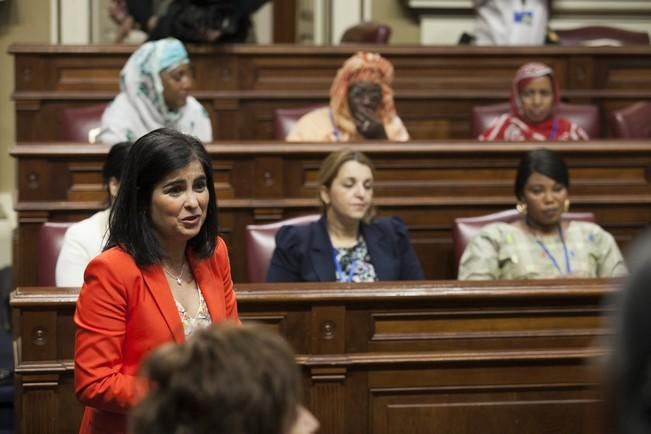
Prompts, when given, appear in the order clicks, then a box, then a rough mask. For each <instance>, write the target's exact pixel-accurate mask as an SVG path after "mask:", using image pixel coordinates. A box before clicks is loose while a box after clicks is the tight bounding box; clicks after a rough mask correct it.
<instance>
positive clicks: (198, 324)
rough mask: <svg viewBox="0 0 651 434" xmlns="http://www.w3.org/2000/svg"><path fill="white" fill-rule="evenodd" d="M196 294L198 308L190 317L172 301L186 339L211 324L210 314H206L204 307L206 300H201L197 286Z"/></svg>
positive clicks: (179, 304) (206, 310)
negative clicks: (197, 295)
mask: <svg viewBox="0 0 651 434" xmlns="http://www.w3.org/2000/svg"><path fill="white" fill-rule="evenodd" d="M197 292H198V293H199V308H198V309H197V312H196V313H195V314H194V315H190V314H189V313H188V312H187V311H186V310H185V308H184V307H183V306H182V305H181V303H179V302H178V300H176V299H174V302H175V303H176V309H178V311H179V315H180V316H181V323H182V324H183V334H184V335H185V337H186V339H187V338H188V337H189V336H190V335H191V334H192V333H194V332H195V331H197V330H200V329H202V328H205V327H208V326H209V325H210V324H212V318H211V317H210V312H208V306H207V305H206V300H204V299H203V295H202V294H201V290H200V289H199V287H198V286H197Z"/></svg>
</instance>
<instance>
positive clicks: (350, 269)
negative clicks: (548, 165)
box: [332, 247, 357, 282]
mask: <svg viewBox="0 0 651 434" xmlns="http://www.w3.org/2000/svg"><path fill="white" fill-rule="evenodd" d="M351 256H352V252H351ZM332 258H333V259H334V261H335V276H337V278H338V277H339V276H343V274H344V271H343V270H342V268H341V262H340V261H339V258H337V249H335V248H334V247H333V248H332ZM356 268H357V259H354V260H353V262H351V263H350V267H348V277H347V278H346V280H337V281H338V282H352V281H353V273H354V272H355V269H356Z"/></svg>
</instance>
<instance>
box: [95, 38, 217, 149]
mask: <svg viewBox="0 0 651 434" xmlns="http://www.w3.org/2000/svg"><path fill="white" fill-rule="evenodd" d="M193 83H194V79H193V74H192V69H191V66H190V59H189V58H188V53H187V51H186V50H185V47H184V46H183V44H182V43H181V41H179V40H178V39H174V38H166V39H161V40H159V41H153V42H147V43H145V44H143V45H141V46H140V48H138V49H137V50H136V51H135V52H134V53H133V54H132V55H131V57H129V60H128V61H127V63H126V64H125V65H124V68H122V72H121V73H120V94H119V95H118V96H116V97H115V99H114V100H113V102H111V104H110V105H109V106H108V107H107V108H106V110H105V111H104V114H103V115H102V125H101V129H100V132H99V134H98V136H97V138H96V139H95V141H96V142H98V143H102V144H105V145H113V144H115V143H118V142H123V141H130V142H135V141H136V140H137V139H138V138H139V137H141V136H143V135H144V134H147V133H148V132H150V131H153V130H155V129H158V128H163V127H164V128H172V129H174V130H177V131H180V132H182V133H185V134H190V135H191V136H194V137H196V138H198V139H199V140H201V141H202V142H203V143H209V142H211V141H212V126H211V124H210V117H209V116H208V112H206V110H205V109H204V108H203V106H202V105H201V103H199V101H197V100H196V99H195V98H194V97H192V96H191V95H190V90H192V86H193Z"/></svg>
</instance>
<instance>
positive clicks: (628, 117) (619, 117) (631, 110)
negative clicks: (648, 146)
mask: <svg viewBox="0 0 651 434" xmlns="http://www.w3.org/2000/svg"><path fill="white" fill-rule="evenodd" d="M608 123H609V126H610V133H611V135H612V136H613V137H617V138H619V139H648V138H651V102H650V101H640V102H637V103H635V104H632V105H630V106H628V107H625V108H623V109H621V110H616V111H614V112H611V113H610V115H609V116H608Z"/></svg>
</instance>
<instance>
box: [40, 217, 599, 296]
mask: <svg viewBox="0 0 651 434" xmlns="http://www.w3.org/2000/svg"><path fill="white" fill-rule="evenodd" d="M319 217H320V215H319V214H307V215H303V216H299V217H293V218H290V219H286V220H280V221H277V222H273V223H268V224H260V225H248V226H247V227H246V234H245V238H246V260H247V272H248V277H249V282H264V281H265V277H266V275H267V269H268V268H269V262H270V260H271V255H272V254H273V251H274V249H275V247H276V242H275V236H276V232H278V229H280V228H281V227H282V226H287V225H304V224H308V223H311V222H314V221H316V220H318V219H319ZM519 217H520V216H519V213H518V212H517V210H515V209H508V210H504V211H500V212H496V213H491V214H486V215H482V216H477V217H461V218H456V219H455V220H454V223H453V224H452V238H453V241H454V259H455V264H456V265H457V266H458V265H459V259H460V258H461V254H462V253H463V251H464V249H465V248H466V245H467V244H468V242H469V241H470V239H471V238H472V237H474V236H475V235H476V234H477V233H478V232H479V230H480V229H481V228H482V227H483V226H485V225H487V224H489V223H495V222H505V223H510V222H513V221H515V220H516V219H518V218H519ZM563 218H564V219H569V220H580V221H588V222H594V221H595V216H594V214H593V213H591V212H572V213H565V214H563ZM72 224H73V222H45V223H44V224H43V225H42V226H41V229H40V232H39V240H38V252H39V253H38V255H39V257H38V269H37V275H38V286H56V282H55V268H56V261H57V258H58V256H59V251H60V250H61V246H62V244H63V237H64V235H65V233H66V231H67V230H68V228H69V227H70V225H72Z"/></svg>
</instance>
